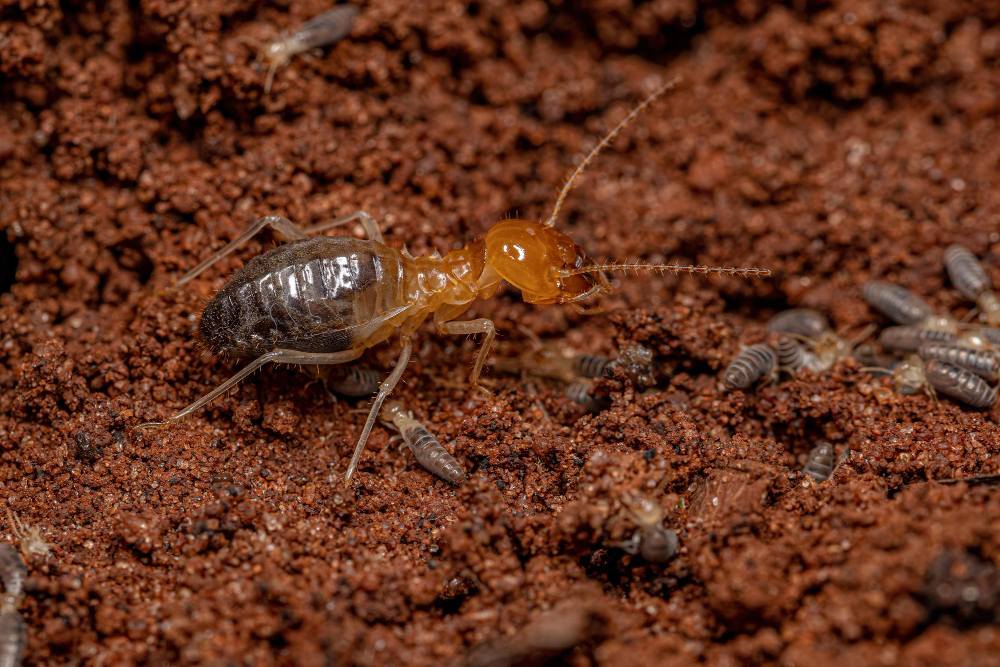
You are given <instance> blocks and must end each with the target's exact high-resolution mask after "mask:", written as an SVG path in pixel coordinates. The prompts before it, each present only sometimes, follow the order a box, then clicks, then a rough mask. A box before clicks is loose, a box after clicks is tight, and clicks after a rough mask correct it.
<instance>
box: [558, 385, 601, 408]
mask: <svg viewBox="0 0 1000 667" xmlns="http://www.w3.org/2000/svg"><path fill="white" fill-rule="evenodd" d="M593 389H594V385H593V384H592V383H590V382H587V381H586V380H581V381H579V382H571V383H570V384H568V385H566V389H565V394H566V398H568V399H569V400H571V401H573V402H574V403H576V404H577V405H579V406H581V407H582V408H583V409H585V410H586V411H587V412H600V411H601V410H604V409H606V408H607V407H608V406H610V405H611V401H610V400H608V398H607V397H605V396H595V395H594V393H593Z"/></svg>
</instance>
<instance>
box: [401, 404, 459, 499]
mask: <svg viewBox="0 0 1000 667" xmlns="http://www.w3.org/2000/svg"><path fill="white" fill-rule="evenodd" d="M382 419H383V420H384V421H386V422H389V423H391V424H392V425H393V426H394V427H395V429H396V430H397V431H399V434H400V435H401V436H403V441H404V442H405V443H406V445H407V447H409V448H410V451H411V452H413V456H414V458H416V459H417V463H419V464H420V465H421V466H423V468H424V470H426V471H427V472H429V473H431V474H432V475H435V476H437V477H439V478H441V479H443V480H444V481H446V482H449V483H451V484H461V483H462V482H463V481H464V480H465V469H464V468H462V464H461V463H459V462H458V460H457V459H456V458H455V457H454V456H452V455H451V454H450V453H449V452H448V450H447V449H445V448H444V445H442V444H441V443H440V442H439V441H438V439H437V438H436V437H434V435H433V434H432V433H431V432H430V431H428V430H427V427H426V426H424V425H423V424H421V423H420V422H418V421H417V420H416V419H414V418H413V414H412V413H410V412H407V411H406V410H404V409H403V406H402V405H401V404H400V403H399V402H398V401H390V402H388V403H386V404H385V407H384V408H383V409H382Z"/></svg>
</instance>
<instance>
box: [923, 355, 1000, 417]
mask: <svg viewBox="0 0 1000 667" xmlns="http://www.w3.org/2000/svg"><path fill="white" fill-rule="evenodd" d="M924 373H925V374H926V376H927V382H928V383H930V385H931V386H932V387H934V389H935V390H937V391H939V392H941V393H942V394H945V395H947V396H951V397H952V398H954V399H956V400H958V401H961V402H962V403H965V404H966V405H970V406H972V407H974V408H988V407H990V406H992V405H993V404H994V403H995V402H996V400H997V390H996V388H995V387H991V386H990V385H989V384H987V383H986V380H984V379H982V378H981V377H979V376H978V375H976V374H975V373H972V372H970V371H967V370H965V369H964V368H959V367H957V366H952V365H951V364H948V363H944V362H942V361H935V360H933V359H932V360H930V361H928V362H926V363H925V364H924Z"/></svg>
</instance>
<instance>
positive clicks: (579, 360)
mask: <svg viewBox="0 0 1000 667" xmlns="http://www.w3.org/2000/svg"><path fill="white" fill-rule="evenodd" d="M614 363H615V361H614V359H611V358H610V357H603V356H600V355H597V354H578V355H576V356H575V357H573V371H574V372H575V373H576V374H577V375H580V376H581V377H585V378H602V377H607V376H608V375H610V374H611V370H612V369H613V368H614V365H613V364H614Z"/></svg>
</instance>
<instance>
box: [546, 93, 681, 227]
mask: <svg viewBox="0 0 1000 667" xmlns="http://www.w3.org/2000/svg"><path fill="white" fill-rule="evenodd" d="M680 80H681V78H680V77H679V76H675V77H674V78H672V79H670V81H667V82H666V83H665V84H663V85H662V86H660V87H659V88H657V89H656V90H655V91H653V93H651V94H650V95H649V97H647V98H646V99H644V100H643V101H642V102H640V103H639V105H638V106H637V107H636V108H634V109H632V111H630V112H629V114H628V115H627V116H625V118H624V119H622V121H621V122H620V123H618V124H617V125H616V126H615V128H614V129H613V130H611V131H610V132H608V133H607V134H606V135H605V136H604V138H603V139H601V142H600V143H599V144H597V146H595V147H594V149H593V150H592V151H590V153H589V154H587V157H585V158H583V162H581V163H580V164H579V165H577V167H576V169H574V170H573V173H572V174H570V176H569V178H568V179H566V184H565V185H564V186H563V187H562V190H561V191H560V192H559V197H557V198H556V205H555V206H553V207H552V214H551V215H550V216H549V217H548V219H547V220H546V221H545V226H546V227H554V226H555V224H556V218H557V217H558V216H559V209H560V208H562V205H563V202H564V201H565V200H566V197H567V195H569V193H570V192H571V191H572V190H573V185H574V184H575V183H576V179H577V178H579V177H580V174H582V173H583V172H584V170H586V168H587V167H588V166H589V165H590V163H591V162H592V161H593V160H594V158H595V157H597V156H598V154H599V153H600V152H601V151H602V150H604V149H605V148H606V147H607V145H608V144H610V143H611V142H612V141H614V139H615V137H617V136H618V134H619V133H620V132H621V131H622V130H624V129H625V128H626V127H627V126H628V125H629V123H631V122H632V121H633V120H635V119H636V116H638V115H639V114H641V113H642V112H643V111H644V110H645V109H646V107H648V106H649V105H650V104H652V103H653V102H655V101H656V99H657V98H659V97H660V96H662V95H663V94H664V93H666V92H667V91H669V90H672V89H673V88H675V87H676V86H677V84H678V83H679V82H680Z"/></svg>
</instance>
